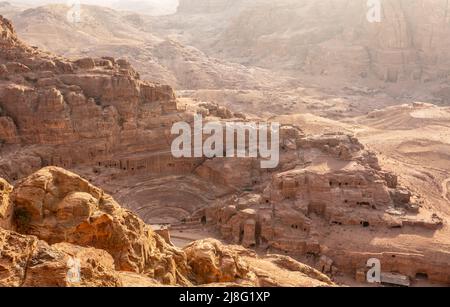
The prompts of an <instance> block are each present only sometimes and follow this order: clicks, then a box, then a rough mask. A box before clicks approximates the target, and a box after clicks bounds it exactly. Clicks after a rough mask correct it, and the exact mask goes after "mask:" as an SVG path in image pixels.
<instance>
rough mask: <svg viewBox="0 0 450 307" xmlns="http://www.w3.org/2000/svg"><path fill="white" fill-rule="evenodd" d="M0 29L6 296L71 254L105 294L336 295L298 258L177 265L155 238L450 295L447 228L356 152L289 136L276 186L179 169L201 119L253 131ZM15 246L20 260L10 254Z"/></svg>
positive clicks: (111, 67)
mask: <svg viewBox="0 0 450 307" xmlns="http://www.w3.org/2000/svg"><path fill="white" fill-rule="evenodd" d="M0 22H1V23H0V26H1V30H2V38H1V40H0V47H1V53H0V67H1V71H3V74H2V75H1V76H0V106H1V112H0V124H1V125H0V138H1V140H2V144H1V147H0V176H1V177H4V178H5V179H6V181H8V182H10V183H11V184H14V185H15V188H14V190H12V191H11V186H10V185H9V184H7V183H6V182H3V181H2V183H3V186H2V189H0V191H1V205H2V208H0V226H1V227H4V228H5V229H6V230H5V231H6V232H5V235H4V237H5V239H4V241H5V243H4V244H3V245H2V246H4V249H5V252H11V253H13V255H14V256H11V257H7V258H5V259H2V261H4V262H2V263H1V265H2V266H3V267H5V269H4V271H8V272H11V273H8V274H7V276H11V279H8V278H9V277H8V278H6V277H5V278H6V279H5V280H7V281H5V283H6V284H8V285H17V284H19V285H20V284H23V283H26V282H30V283H33V282H34V283H36V284H37V283H38V281H35V280H34V278H33V279H32V280H31V281H26V279H27V276H28V273H27V274H25V273H24V272H28V271H29V270H28V268H29V267H28V266H29V265H30V263H28V262H26V261H25V262H23V260H20V259H27V258H29V257H36V259H37V260H36V261H35V262H32V263H31V264H34V263H37V267H36V272H37V273H36V274H44V273H42V271H41V270H44V271H45V270H46V269H45V268H46V265H49V266H51V267H55V268H56V269H57V270H59V271H58V272H63V271H64V270H65V269H66V268H67V266H66V267H65V266H63V265H61V263H64V262H65V261H66V259H67V257H66V256H67V254H69V255H72V256H73V255H78V254H79V255H81V256H80V257H84V256H83V255H88V257H92V258H93V259H94V260H93V261H94V262H99V263H102V264H101V265H102V266H103V267H104V268H105V269H104V270H102V271H101V272H92V273H89V276H94V277H95V276H96V274H97V273H98V274H101V273H102V272H109V273H107V274H109V275H108V276H109V277H107V278H106V277H105V279H106V280H108V281H107V283H108V285H120V284H121V283H122V284H126V283H127V282H130V280H131V281H132V280H134V281H136V280H139V278H140V277H139V276H145V279H144V280H142V281H139V284H141V282H142V283H144V284H145V285H149V284H155V283H157V284H159V283H164V284H179V285H190V284H203V283H222V282H227V283H238V284H250V285H302V284H303V283H304V282H305V278H307V284H309V285H322V284H323V283H325V284H329V280H328V279H327V278H326V277H324V276H323V275H321V273H318V272H316V271H314V270H312V269H311V268H309V267H306V266H304V265H301V264H299V263H297V262H295V261H294V260H293V259H291V258H285V257H281V256H267V257H263V258H262V259H260V258H257V257H256V256H255V255H254V254H252V253H251V252H249V251H247V250H245V249H242V248H240V247H236V246H234V247H224V246H223V245H221V244H220V243H218V242H216V241H211V240H207V241H201V242H194V243H192V244H190V245H188V246H187V247H186V248H185V249H184V250H180V249H177V248H174V247H173V246H171V245H170V243H168V242H169V241H170V240H167V237H166V238H165V240H164V239H163V238H162V237H160V236H159V235H156V234H155V232H154V231H153V230H152V229H150V227H149V226H147V225H146V224H145V223H149V224H160V223H170V224H172V227H173V228H174V229H175V230H181V231H183V230H184V229H186V228H188V229H191V228H200V229H202V230H203V229H206V230H216V231H218V232H219V234H220V236H222V238H224V239H225V240H227V241H230V243H233V244H239V245H243V246H245V247H251V248H256V249H259V250H262V251H263V252H264V253H284V254H287V255H293V256H296V257H303V256H305V255H307V256H308V257H310V258H311V259H310V261H311V263H312V264H314V265H316V266H317V267H318V268H319V269H320V270H321V271H323V272H324V273H327V274H329V275H330V276H333V277H339V275H341V276H342V274H351V275H353V276H355V275H356V274H357V273H358V274H359V275H358V276H360V275H361V272H362V274H364V270H366V264H365V261H366V260H367V259H368V258H370V257H380V258H383V260H384V261H385V263H386V264H387V266H386V269H387V270H389V271H396V272H400V273H402V274H405V275H408V276H409V277H411V278H415V276H416V275H417V274H418V275H420V276H421V275H423V274H425V275H426V276H428V277H429V279H430V280H431V281H434V282H438V283H449V280H448V276H450V274H448V261H449V260H448V256H447V255H448V247H447V246H446V245H445V244H441V241H440V240H439V238H440V237H439V236H445V235H446V234H447V233H448V232H446V231H447V229H448V228H447V223H446V221H445V220H444V219H443V218H442V217H440V216H439V214H437V213H436V212H433V210H432V207H431V209H430V207H429V206H425V204H424V202H423V199H421V198H420V195H414V194H413V193H411V192H410V191H409V190H407V189H405V188H404V187H403V186H402V185H401V184H400V183H399V182H398V180H397V176H396V175H395V174H392V173H389V172H386V171H383V170H382V169H381V167H380V165H379V161H378V159H377V157H376V156H375V154H374V153H373V152H371V151H369V150H367V149H366V148H365V147H364V146H363V145H362V144H361V143H360V142H359V141H358V139H356V138H355V137H354V136H352V135H348V134H344V133H326V134H324V133H323V132H320V133H317V134H315V135H310V134H306V133H305V132H304V131H302V129H300V128H299V127H298V126H297V125H296V123H293V124H286V125H283V127H282V129H281V133H280V149H281V157H280V164H279V167H278V168H276V169H272V170H262V169H261V168H260V162H261V161H259V160H258V159H224V158H212V159H206V158H194V159H175V158H174V157H173V156H172V155H171V153H170V144H171V136H170V128H171V126H172V124H173V123H174V122H178V121H182V120H183V121H187V122H192V120H193V117H194V115H195V114H202V115H204V117H205V120H216V121H221V122H222V123H226V122H228V121H236V120H239V121H248V120H247V119H246V116H245V115H243V114H236V113H233V112H231V111H230V110H228V109H226V108H224V107H221V106H218V105H216V104H213V103H204V102H194V101H191V100H183V99H176V97H175V95H174V92H173V90H172V89H171V88H170V87H169V86H165V85H160V84H156V83H151V82H147V81H142V80H141V79H140V78H139V74H138V73H136V71H135V70H134V69H133V68H132V66H131V65H130V63H128V62H127V61H125V60H123V59H114V58H111V57H103V58H82V59H79V60H67V59H65V58H61V57H57V56H54V55H52V54H49V53H44V52H42V51H40V50H38V49H36V48H32V47H28V46H26V45H25V44H24V43H22V42H21V41H20V40H19V39H18V38H17V37H16V35H15V33H14V29H13V28H12V26H11V24H10V23H9V21H7V20H6V19H3V18H2V19H0ZM47 166H51V167H48V168H45V167H47ZM55 166H60V167H64V168H68V169H71V170H77V172H80V173H81V174H83V176H86V178H88V180H83V179H81V178H80V177H79V176H77V175H74V174H73V173H68V172H66V171H64V170H62V169H59V168H55ZM41 168H44V169H42V170H40V169H41ZM39 170H40V171H39ZM36 171H38V172H36ZM90 182H92V183H93V182H95V184H96V185H97V186H101V187H102V189H106V190H107V191H108V193H105V192H103V190H102V189H99V188H97V187H95V186H94V185H93V184H92V183H90ZM108 194H113V195H114V196H115V197H116V198H117V199H118V200H119V202H120V203H121V204H122V205H123V206H124V207H126V208H127V209H130V210H132V211H129V210H125V209H123V208H121V207H120V206H119V205H118V204H117V203H116V202H115V201H114V200H113V198H112V197H111V196H109V195H108ZM132 212H135V213H137V214H139V216H140V217H141V218H142V219H143V220H144V221H142V220H141V219H140V218H138V217H137V216H136V215H134V213H132ZM144 222H145V223H144ZM14 231H16V232H19V233H21V234H22V235H25V237H23V236H16V233H13V232H14ZM202 235H203V238H204V237H207V235H205V233H203V234H202ZM36 238H38V239H36ZM411 238H415V239H414V240H412V239H411ZM417 238H420V242H419V243H417V244H413V243H414V242H417V240H416V239H417ZM9 240H12V241H21V242H22V241H23V242H24V243H23V245H21V246H23V248H20V249H19V250H18V251H15V250H14V249H13V248H12V247H10V244H9V243H8V242H9ZM405 242H406V243H405ZM46 244H47V245H46ZM61 244H62V245H61ZM30 246H31V247H30ZM36 246H37V247H36ZM41 250H42V252H40V251H41ZM214 251H215V252H214ZM35 252H38V255H37V256H34V254H33V253H35ZM45 253H52V254H55V257H54V258H53V259H54V262H55V263H50V264H48V263H46V262H45V261H44V260H45V259H46V256H45ZM23 254H25V255H28V256H21V255H23ZM30 255H31V256H30ZM41 255H44V256H42V257H43V258H44V259H41V258H40V257H41ZM24 257H25V258H24ZM10 259H13V260H12V261H11V260H10ZM14 259H18V260H17V261H19V262H20V263H21V264H20V265H19V267H21V268H22V269H21V270H19V272H17V273H14V272H15V270H16V269H17V268H18V265H17V264H16V262H14V261H15V260H14ZM95 259H96V260H95ZM81 260H82V259H81ZM67 261H69V260H67ZM72 261H73V260H72ZM19 262H17V263H19ZM88 262H89V261H88ZM89 263H91V262H89ZM41 264H42V266H41ZM81 264H83V260H82V261H81ZM42 268H44V269H42ZM268 268H269V270H271V271H269V272H267V271H265V270H267V269H268ZM286 269H288V270H290V271H294V272H295V274H293V276H295V278H294V279H290V278H289V277H288V275H290V274H285V273H286ZM86 270H87V271H88V272H89V271H92V270H93V268H91V267H89V266H88V267H86ZM123 271H125V272H128V273H127V274H124V273H122V272H123ZM30 272H31V271H30ZM17 274H18V275H17ZM58 274H59V276H62V275H61V274H62V273H58ZM105 274H106V273H105ZM133 274H138V275H133ZM25 275H27V276H25ZM30 276H31V275H30ZM94 277H93V278H94ZM277 277H280V279H278V278H277ZM311 277H312V278H311ZM39 278H40V277H39ZM95 278H96V277H95ZM95 278H94V280H89V279H87V280H85V281H83V283H85V284H86V285H88V284H93V283H95V282H96V281H95ZM124 279H126V280H125V281H124ZM8 280H14V281H13V282H9V281H8ZM317 280H320V281H321V282H317ZM105 282H106V281H105ZM136 282H137V281H136ZM49 283H50V284H51V283H53V284H54V283H58V285H59V284H62V285H66V283H64V281H62V280H61V279H57V280H50V281H49Z"/></svg>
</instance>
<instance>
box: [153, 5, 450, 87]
mask: <svg viewBox="0 0 450 307" xmlns="http://www.w3.org/2000/svg"><path fill="white" fill-rule="evenodd" d="M366 3H367V1H363V0H361V1H353V0H339V1H331V0H330V1H328V0H324V1H314V0H301V1H299V0H283V1H275V2H274V1H265V0H259V1H232V0H217V1H196V0H181V1H180V7H179V10H178V14H177V15H175V16H174V17H173V18H172V19H170V21H168V23H167V24H164V23H161V24H162V26H163V27H164V31H170V28H177V27H178V28H183V29H184V31H186V32H187V33H185V34H184V35H183V37H184V38H185V41H186V43H190V44H193V45H194V46H197V47H198V48H200V49H201V50H208V54H209V55H212V56H216V57H220V58H226V59H229V60H232V61H237V62H239V63H243V64H245V65H257V66H261V67H264V68H268V69H272V70H283V71H290V72H293V73H294V74H295V75H296V76H298V74H299V73H301V74H306V75H308V76H324V77H327V76H328V77H337V76H338V77H339V78H344V79H346V81H348V80H354V81H358V80H361V79H362V80H364V79H367V80H366V81H367V82H369V80H372V81H374V80H380V81H386V82H392V83H396V82H402V81H416V82H417V81H418V82H429V81H443V82H444V81H447V75H448V70H447V69H446V68H445V67H446V66H448V62H449V60H450V59H449V57H448V52H447V50H448V48H449V44H450V41H449V39H448V37H449V31H450V30H449V27H448V25H449V17H448V14H447V12H448V10H449V4H448V1H446V0H436V1H424V0H413V1H410V0H385V1H382V12H381V13H382V18H381V22H380V23H369V22H368V21H367V18H366V15H367V12H368V7H367V5H366ZM230 12H233V15H230ZM168 18H170V17H168ZM180 20H181V21H180ZM213 20H218V22H214V21H213ZM183 21H184V22H183ZM155 27H156V28H158V27H161V26H158V25H155ZM369 84H370V83H369Z"/></svg>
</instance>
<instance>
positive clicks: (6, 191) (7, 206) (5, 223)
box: [0, 178, 13, 229]
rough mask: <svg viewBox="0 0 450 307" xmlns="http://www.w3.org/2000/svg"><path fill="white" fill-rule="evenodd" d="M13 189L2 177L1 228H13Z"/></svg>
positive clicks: (0, 191) (0, 199)
mask: <svg viewBox="0 0 450 307" xmlns="http://www.w3.org/2000/svg"><path fill="white" fill-rule="evenodd" d="M12 190H13V187H12V186H11V185H10V184H9V183H8V182H7V181H6V180H4V179H1V178H0V228H4V229H11V228H12V217H13V207H12V203H11V201H10V194H11V192H12Z"/></svg>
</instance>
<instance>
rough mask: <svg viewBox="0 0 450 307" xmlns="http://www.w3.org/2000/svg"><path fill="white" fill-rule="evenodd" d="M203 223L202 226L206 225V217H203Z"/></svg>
mask: <svg viewBox="0 0 450 307" xmlns="http://www.w3.org/2000/svg"><path fill="white" fill-rule="evenodd" d="M201 222H202V225H206V216H202V218H201Z"/></svg>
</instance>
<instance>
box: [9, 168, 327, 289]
mask: <svg viewBox="0 0 450 307" xmlns="http://www.w3.org/2000/svg"><path fill="white" fill-rule="evenodd" d="M7 188H8V189H10V186H8V187H7ZM6 196H7V195H6ZM3 200H4V201H5V202H8V199H7V198H3ZM5 202H4V203H3V204H2V209H3V205H5ZM10 205H12V206H13V210H14V216H13V219H12V224H11V225H10V226H9V227H7V226H5V225H1V226H2V227H0V285H1V286H13V287H18V286H59V287H65V286H102V287H117V286H157V285H184V286H189V285H193V284H195V285H201V284H208V283H228V284H230V283H244V284H247V285H251V286H258V285H260V280H259V279H258V277H257V275H256V274H255V273H254V272H253V271H252V269H251V268H250V266H249V265H248V263H247V262H246V260H244V259H243V258H242V257H241V256H240V255H239V254H238V252H237V251H239V252H243V251H242V249H237V251H235V249H236V248H235V247H227V246H224V245H222V244H221V243H220V242H218V241H208V240H205V241H200V242H194V243H192V244H191V245H189V246H187V247H186V248H185V249H184V250H180V249H178V248H176V247H174V246H171V245H169V244H168V243H166V242H165V241H164V239H163V238H162V237H161V236H159V235H158V234H156V233H155V232H154V231H153V230H152V229H151V228H150V226H148V225H145V224H144V222H143V221H142V220H141V219H139V218H138V217H137V216H135V215H134V214H133V213H131V212H129V211H127V210H124V209H122V208H121V207H120V206H119V205H118V204H117V203H116V202H115V201H114V199H112V197H110V196H109V195H107V194H105V193H104V192H103V191H102V190H101V189H99V188H97V187H94V186H92V185H91V184H89V183H88V182H87V181H86V180H84V179H82V178H81V177H79V176H77V175H75V174H73V173H70V172H67V171H65V170H63V169H60V168H57V167H48V168H44V169H42V170H40V171H38V172H37V173H35V174H32V175H31V176H29V177H27V178H25V179H24V180H22V181H21V182H20V183H19V184H18V185H17V186H16V188H15V189H14V191H13V196H12V199H11V203H10ZM14 229H15V230H17V232H15V231H14ZM19 233H20V234H19ZM248 253H250V252H248ZM251 258H252V260H253V261H269V260H266V259H264V258H258V257H257V256H256V255H251ZM258 259H259V260H258ZM292 261H293V262H295V261H294V260H292ZM75 264H77V265H78V266H76V265H75ZM275 265H276V264H275ZM298 266H301V264H298ZM73 269H75V272H72V271H71V270H73ZM280 269H281V270H282V269H283V268H282V267H280ZM290 270H291V271H296V269H290ZM70 273H74V274H75V276H72V275H70ZM297 282H298V283H297V284H296V285H297V286H300V285H302V283H305V284H307V283H313V284H315V285H316V286H320V285H332V282H331V281H330V280H329V279H328V278H327V277H325V276H324V275H321V274H320V273H319V272H317V271H314V270H312V269H311V270H310V271H309V272H308V274H306V275H305V276H304V278H303V279H302V280H298V281H297ZM281 284H282V281H280V283H279V284H278V285H281Z"/></svg>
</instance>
